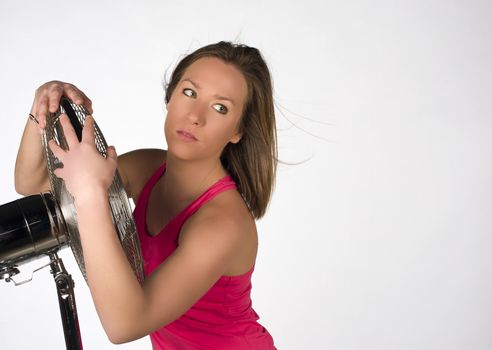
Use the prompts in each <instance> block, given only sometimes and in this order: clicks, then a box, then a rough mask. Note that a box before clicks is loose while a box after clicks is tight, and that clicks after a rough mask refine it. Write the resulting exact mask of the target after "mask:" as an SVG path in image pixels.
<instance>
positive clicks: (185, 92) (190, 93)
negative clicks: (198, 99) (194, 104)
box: [183, 88, 195, 97]
mask: <svg viewBox="0 0 492 350" xmlns="http://www.w3.org/2000/svg"><path fill="white" fill-rule="evenodd" d="M183 94H185V95H186V96H189V97H193V96H195V91H193V90H192V89H189V88H186V89H183Z"/></svg>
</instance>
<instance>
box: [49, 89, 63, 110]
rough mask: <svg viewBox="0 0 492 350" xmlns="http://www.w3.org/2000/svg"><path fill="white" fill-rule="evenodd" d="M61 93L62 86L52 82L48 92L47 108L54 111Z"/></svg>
mask: <svg viewBox="0 0 492 350" xmlns="http://www.w3.org/2000/svg"><path fill="white" fill-rule="evenodd" d="M62 95H63V88H62V87H61V85H59V84H53V85H51V87H50V90H49V93H48V99H49V101H48V110H49V111H50V112H51V113H55V112H56V111H57V110H58V107H59V106H60V100H61V97H62Z"/></svg>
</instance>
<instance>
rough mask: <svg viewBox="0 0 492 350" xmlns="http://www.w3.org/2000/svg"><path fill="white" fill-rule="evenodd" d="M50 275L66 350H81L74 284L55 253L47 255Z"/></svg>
mask: <svg viewBox="0 0 492 350" xmlns="http://www.w3.org/2000/svg"><path fill="white" fill-rule="evenodd" d="M49 257H50V260H51V263H50V266H51V273H52V274H53V279H54V280H55V284H56V290H57V292H58V304H59V305H60V315H61V318H62V323H63V333H64V334H65V346H66V348H67V350H82V338H81V337H80V328H79V320H78V317H77V306H76V305H75V293H74V291H73V287H74V282H73V279H72V276H71V275H69V274H68V272H67V270H65V266H64V265H63V261H62V260H61V259H60V258H59V257H58V255H57V254H56V252H52V253H49Z"/></svg>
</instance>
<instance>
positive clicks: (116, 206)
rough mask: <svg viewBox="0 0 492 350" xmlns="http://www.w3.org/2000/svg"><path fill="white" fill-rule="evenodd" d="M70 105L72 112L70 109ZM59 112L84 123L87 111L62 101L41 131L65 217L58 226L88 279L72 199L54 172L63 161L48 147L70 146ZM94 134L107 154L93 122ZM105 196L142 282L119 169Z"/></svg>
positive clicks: (132, 263)
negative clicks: (50, 144)
mask: <svg viewBox="0 0 492 350" xmlns="http://www.w3.org/2000/svg"><path fill="white" fill-rule="evenodd" d="M69 108H71V109H72V110H73V111H71V110H69ZM62 113H67V114H71V115H72V116H73V115H75V116H76V119H77V120H78V122H79V124H80V125H84V122H85V118H86V116H87V115H88V114H89V113H88V112H87V110H86V109H85V108H84V107H83V106H80V105H76V104H73V103H71V102H69V103H62V105H61V106H60V108H59V109H58V111H56V112H55V113H50V114H49V116H48V118H47V121H46V128H45V132H44V133H43V146H44V150H45V155H46V160H47V168H48V175H49V179H50V184H51V191H52V193H53V196H54V198H55V199H56V200H57V201H58V204H59V206H60V210H61V212H62V214H63V215H62V216H63V219H64V222H62V221H61V220H62V219H61V218H60V221H59V222H58V225H59V226H62V227H63V226H64V227H65V229H66V231H67V235H68V240H69V245H70V248H71V249H72V251H73V254H74V256H75V260H76V261H77V264H78V265H79V268H80V271H81V272H82V275H83V276H84V278H85V280H86V281H87V275H86V271H85V264H84V257H83V250H82V244H81V242H80V234H79V229H78V226H77V213H76V210H75V205H74V199H73V197H72V195H71V194H70V193H69V192H68V190H67V189H66V187H65V183H64V181H63V180H62V179H60V178H58V177H56V176H55V175H54V170H55V169H57V168H60V167H61V166H62V164H61V162H60V160H59V159H58V158H57V157H55V155H54V154H53V152H51V150H50V148H49V147H48V141H49V140H51V139H53V140H55V142H56V143H57V144H58V145H59V146H60V147H61V148H62V149H64V150H68V148H69V147H68V143H67V141H66V138H65V136H64V134H63V128H62V126H61V124H60V122H59V117H60V115H61V114H62ZM72 123H73V120H72ZM94 134H95V144H96V148H97V150H98V151H99V153H101V155H103V156H104V157H106V156H107V153H106V150H107V148H108V146H107V143H106V140H105V139H104V136H103V135H102V133H101V130H100V129H99V127H98V125H97V123H95V122H94ZM108 198H109V204H110V207H111V212H112V221H113V225H114V226H115V228H116V231H117V233H118V237H119V239H120V242H121V245H122V247H123V250H124V252H125V254H126V257H127V259H128V261H129V263H130V265H131V266H132V269H133V272H134V273H135V276H136V277H137V279H138V281H139V282H140V283H143V280H144V273H143V264H142V256H141V253H140V245H139V241H138V235H137V230H136V226H135V222H134V221H133V217H132V211H131V208H130V203H129V201H128V196H127V195H126V192H125V190H124V187H123V183H122V181H121V177H120V175H119V173H118V171H116V173H115V176H114V179H113V182H112V183H111V186H110V187H109V189H108Z"/></svg>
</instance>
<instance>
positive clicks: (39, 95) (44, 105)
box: [31, 80, 93, 133]
mask: <svg viewBox="0 0 492 350" xmlns="http://www.w3.org/2000/svg"><path fill="white" fill-rule="evenodd" d="M62 96H66V97H68V98H69V99H70V100H72V102H73V103H75V104H78V105H84V107H86V108H87V110H88V112H89V113H90V114H92V113H93V110H92V101H91V100H90V99H89V98H88V97H87V96H86V95H85V94H84V93H83V92H82V91H80V90H79V89H78V88H77V87H76V86H75V85H73V84H69V83H64V82H62V81H57V80H53V81H49V82H47V83H45V84H43V85H41V86H40V87H39V88H37V89H36V94H35V96H34V102H33V104H32V108H31V114H32V115H33V116H34V117H35V118H36V119H37V121H38V128H39V132H40V133H42V132H43V130H44V128H45V127H46V118H47V116H48V113H50V112H51V113H54V112H56V111H57V110H58V107H59V106H60V101H61V98H62Z"/></svg>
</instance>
